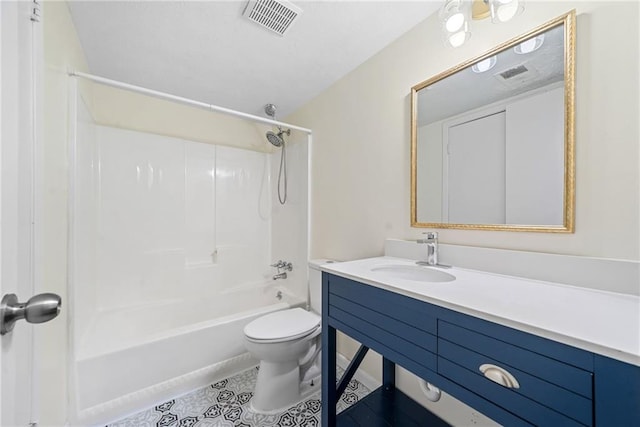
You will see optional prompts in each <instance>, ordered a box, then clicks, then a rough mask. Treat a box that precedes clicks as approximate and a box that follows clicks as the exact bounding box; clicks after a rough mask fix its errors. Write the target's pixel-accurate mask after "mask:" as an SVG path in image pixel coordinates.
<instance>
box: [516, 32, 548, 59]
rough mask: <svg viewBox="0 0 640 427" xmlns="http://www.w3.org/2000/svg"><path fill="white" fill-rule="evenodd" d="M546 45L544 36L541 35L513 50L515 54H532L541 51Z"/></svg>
mask: <svg viewBox="0 0 640 427" xmlns="http://www.w3.org/2000/svg"><path fill="white" fill-rule="evenodd" d="M543 43H544V34H539V35H537V36H535V37H532V38H530V39H529V40H525V41H523V42H522V43H520V44H519V45H517V46H516V47H514V48H513V50H514V52H515V53H517V54H520V55H524V54H526V53H531V52H533V51H536V50H538V49H540V46H542V44H543Z"/></svg>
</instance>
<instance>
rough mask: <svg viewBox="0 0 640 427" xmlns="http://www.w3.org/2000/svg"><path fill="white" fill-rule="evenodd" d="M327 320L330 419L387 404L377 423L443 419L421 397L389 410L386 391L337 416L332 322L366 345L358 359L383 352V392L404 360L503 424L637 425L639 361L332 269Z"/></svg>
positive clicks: (326, 281)
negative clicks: (405, 413)
mask: <svg viewBox="0 0 640 427" xmlns="http://www.w3.org/2000/svg"><path fill="white" fill-rule="evenodd" d="M323 325H324V326H323V327H324V328H325V329H324V333H323V345H324V349H325V350H324V351H323V381H322V393H323V402H324V404H323V409H322V410H323V414H322V415H323V417H322V420H323V421H322V422H323V425H324V426H333V425H343V424H344V425H363V426H364V425H373V424H374V423H373V422H372V421H371V419H369V418H367V419H366V420H362V421H361V422H358V417H361V416H363V415H361V414H368V415H367V417H370V416H372V414H382V416H383V417H385V419H386V420H387V421H381V422H376V423H375V424H380V425H391V426H395V425H446V423H444V422H443V421H442V420H440V421H437V420H438V418H437V417H435V416H434V415H433V414H430V413H428V411H427V410H426V409H424V408H422V407H420V408H421V409H420V410H422V411H424V413H423V414H422V415H415V414H414V415H412V416H411V417H412V421H407V422H400V421H398V417H399V416H401V415H399V414H398V413H396V412H393V411H391V415H389V407H392V406H394V404H393V403H389V401H386V403H385V405H386V408H382V409H379V408H377V407H376V406H375V405H373V406H372V404H371V402H368V403H367V405H369V406H368V407H367V409H366V411H364V410H358V409H349V410H348V411H345V412H346V413H347V415H346V416H345V417H343V416H342V415H341V416H340V417H336V414H335V403H336V402H337V400H338V399H339V397H340V396H337V394H336V389H335V388H334V387H330V386H329V385H333V384H335V382H336V378H335V350H336V349H335V331H336V330H340V331H342V332H344V333H346V334H347V335H349V336H351V337H352V338H354V339H355V340H357V341H359V342H360V343H362V345H363V347H365V352H363V353H362V354H361V357H358V358H357V359H358V360H357V362H356V363H359V362H360V360H361V359H362V357H364V353H366V349H368V348H370V349H373V350H375V351H376V352H378V353H380V354H381V355H382V356H383V358H384V364H383V371H384V372H383V377H384V381H383V383H384V384H383V389H384V390H386V392H392V391H393V389H394V388H395V385H394V375H395V374H394V372H395V371H394V368H395V364H399V365H401V366H403V367H404V368H406V369H408V370H409V371H411V372H413V373H414V374H416V375H417V376H419V377H421V378H423V379H425V380H427V381H429V382H430V383H432V384H434V385H436V386H438V387H440V388H441V389H442V390H443V391H446V392H447V393H449V394H451V395H452V396H454V397H456V398H457V399H459V400H461V401H462V402H465V403H466V404H468V405H469V406H472V407H474V408H476V409H477V410H478V411H480V412H482V413H484V414H485V415H487V416H488V417H490V418H492V419H494V420H496V421H497V422H499V423H501V424H503V425H508V426H517V425H523V426H528V425H540V426H545V425H546V426H554V427H555V426H588V427H594V426H598V427H599V426H616V427H617V426H640V368H639V367H637V366H634V365H630V364H626V363H623V362H620V361H617V360H613V359H611V358H608V357H604V356H601V355H598V354H594V353H592V352H589V351H585V350H581V349H578V348H575V347H571V346H568V345H566V344H562V343H559V342H556V341H552V340H549V339H546V338H542V337H539V336H536V335H533V334H530V333H526V332H522V331H518V330H515V329H513V328H509V327H506V326H503V325H499V324H496V323H493V322H488V321H485V320H482V319H478V318H475V317H473V316H469V315H465V314H462V313H459V312H457V311H454V310H450V309H446V308H443V307H440V306H437V305H433V304H429V303H426V302H424V301H420V300H417V299H414V298H410V297H407V296H403V295H400V294H397V293H394V292H390V291H387V290H384V289H380V288H377V287H374V286H370V285H366V284H362V283H359V282H357V281H354V280H350V279H346V278H343V277H340V276H336V275H332V274H328V273H323ZM332 363H333V366H334V367H333V369H332V368H331V364H332ZM355 368H357V364H356V366H355V367H353V368H352V367H350V368H349V369H348V372H349V373H350V374H352V373H353V372H355ZM480 369H483V370H484V372H481V370H480ZM348 379H349V378H347V381H348ZM512 380H513V381H512ZM398 393H399V392H398ZM400 394H401V393H400ZM401 398H402V399H405V398H406V396H404V395H401ZM402 402H404V400H402ZM358 405H360V404H358ZM398 405H399V406H401V405H400V404H398ZM402 405H405V406H406V404H405V403H402ZM416 405H417V404H416ZM363 406H366V405H363ZM418 406H419V405H418ZM420 410H417V411H418V412H419V411H420ZM418 412H415V413H418ZM347 418H348V420H347ZM433 419H435V420H436V421H433ZM389 420H393V421H389ZM416 420H418V421H416ZM420 420H430V421H429V422H428V423H427V422H426V421H425V422H424V423H421V422H420ZM385 422H386V424H385ZM438 422H441V423H442V424H438ZM354 423H355V424H354ZM416 423H417V424H416Z"/></svg>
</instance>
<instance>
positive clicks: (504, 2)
mask: <svg viewBox="0 0 640 427" xmlns="http://www.w3.org/2000/svg"><path fill="white" fill-rule="evenodd" d="M489 10H490V11H491V19H492V21H493V22H496V23H497V22H507V21H509V20H511V19H512V18H513V17H514V16H516V15H517V14H518V13H520V12H522V11H523V10H524V0H489Z"/></svg>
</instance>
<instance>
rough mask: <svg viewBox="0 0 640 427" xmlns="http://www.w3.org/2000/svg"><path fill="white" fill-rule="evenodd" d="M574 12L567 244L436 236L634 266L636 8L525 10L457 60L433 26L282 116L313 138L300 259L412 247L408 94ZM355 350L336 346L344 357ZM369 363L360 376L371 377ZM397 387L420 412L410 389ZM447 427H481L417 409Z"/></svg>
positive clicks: (532, 5)
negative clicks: (307, 239) (307, 253)
mask: <svg viewBox="0 0 640 427" xmlns="http://www.w3.org/2000/svg"><path fill="white" fill-rule="evenodd" d="M573 8H575V9H576V12H577V79H576V170H577V182H576V222H575V225H576V227H575V233H574V234H570V235H567V234H542V233H521V232H490V231H465V230H444V229H443V230H439V231H440V240H441V242H444V243H450V244H460V245H470V246H484V247H492V248H508V249H515V250H529V251H538V252H549V253H559V254H572V255H584V256H595V257H606V258H619V259H628V260H638V259H640V243H639V242H640V210H639V203H640V191H639V188H640V178H639V163H640V154H639V140H640V135H639V130H638V117H639V116H640V111H639V96H638V95H639V94H638V90H639V85H638V79H639V75H640V70H639V67H638V61H639V48H638V37H639V34H638V25H637V24H638V22H640V20H639V8H638V2H609V1H607V2H562V1H554V2H527V8H526V10H525V12H524V13H523V14H522V15H520V16H519V17H517V18H516V19H514V20H513V21H512V22H510V23H507V24H501V25H494V24H492V23H491V22H489V20H486V21H481V22H472V24H471V31H472V32H473V34H472V37H471V39H470V40H469V41H468V42H467V43H466V44H465V45H464V46H463V47H461V48H459V49H451V48H448V47H446V46H445V45H444V43H443V42H442V39H441V36H440V26H439V24H438V22H437V17H435V16H433V17H430V18H428V19H426V20H425V21H424V22H422V23H421V24H419V25H418V26H416V27H415V28H414V29H413V30H411V31H410V32H408V33H407V34H405V35H403V36H402V37H401V38H399V39H398V40H396V41H395V42H394V43H392V44H391V45H389V46H387V47H386V48H385V49H383V50H382V51H380V52H379V53H378V54H377V55H376V56H374V57H372V58H371V59H370V60H368V61H367V62H366V63H364V64H363V65H361V66H360V67H358V68H357V69H356V70H354V71H353V72H351V73H350V74H349V75H347V76H346V77H344V78H343V79H341V80H340V81H338V82H337V83H335V84H334V85H333V86H331V87H330V88H329V89H328V90H326V91H325V92H323V93H322V94H321V95H319V96H318V97H317V98H315V99H314V100H312V101H311V102H309V103H308V104H306V105H305V106H304V107H302V108H300V109H299V110H298V111H296V112H295V113H294V114H292V115H290V116H289V117H287V121H290V122H292V123H296V124H299V125H301V126H306V127H309V128H311V129H313V131H314V145H313V154H312V156H313V157H312V158H313V162H312V163H313V175H312V210H311V213H312V231H311V236H312V245H311V248H312V249H311V255H312V257H316V258H320V257H327V258H335V259H343V260H349V259H355V258H362V257H370V256H377V255H381V254H382V251H383V242H384V239H385V238H401V239H416V238H417V237H418V236H419V235H420V233H421V232H423V231H424V229H418V228H411V227H410V225H409V200H410V199H409V197H410V182H409V167H410V161H409V137H410V135H409V120H410V116H409V114H410V104H409V102H410V101H409V93H410V88H411V87H412V86H413V85H415V84H417V83H419V82H421V81H423V80H426V79H427V78H429V77H431V76H434V75H436V74H438V73H440V72H442V71H444V70H446V69H448V68H450V67H452V66H455V65H457V64H459V63H461V62H463V61H464V60H467V59H469V58H471V57H474V56H477V55H479V54H481V53H484V52H485V51H487V50H489V49H491V48H492V47H494V46H496V45H498V44H500V43H502V42H504V41H507V40H509V39H511V38H513V37H515V36H517V35H519V34H521V33H523V32H525V31H528V30H530V29H533V28H535V27H537V26H539V25H541V24H543V23H545V22H547V21H549V20H551V19H553V18H555V17H557V16H559V15H561V14H563V13H565V12H568V11H569V10H571V9H573ZM355 348H356V344H355V343H354V342H352V341H350V340H348V339H346V338H344V337H341V338H340V339H339V349H340V351H341V352H342V353H343V354H345V355H346V356H350V355H351V354H353V353H354V352H355ZM379 365H380V364H379V359H377V358H376V357H369V356H368V357H367V359H366V362H365V368H366V370H368V371H369V372H370V373H372V374H374V375H375V376H378V375H379ZM399 387H400V388H401V389H403V390H404V391H406V392H409V394H411V395H412V396H414V397H415V398H417V399H419V400H421V401H422V402H423V403H424V404H427V402H426V400H425V399H424V397H423V396H422V395H421V394H420V393H419V392H418V389H417V383H416V379H415V378H414V377H413V376H412V375H410V374H406V373H404V372H401V373H400V374H399ZM429 406H430V407H431V409H432V410H434V411H435V412H437V413H440V414H441V415H444V416H445V417H446V418H447V419H448V421H449V422H451V423H453V424H456V425H465V424H470V423H472V422H473V423H475V422H479V423H480V424H486V423H488V421H487V420H486V419H483V418H482V417H480V416H474V415H473V413H472V411H471V410H469V409H465V408H464V407H460V406H458V405H456V404H455V402H452V401H451V399H448V398H445V399H443V401H441V402H440V403H436V404H429Z"/></svg>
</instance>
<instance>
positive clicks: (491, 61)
mask: <svg viewBox="0 0 640 427" xmlns="http://www.w3.org/2000/svg"><path fill="white" fill-rule="evenodd" d="M496 62H497V59H496V56H495V55H493V56H491V57H489V58H487V59H483V60H482V61H480V62H477V63H475V64H473V65H472V66H471V70H472V71H473V72H474V73H484V72H485V71H489V70H490V69H492V68H493V67H494V66H495V65H496Z"/></svg>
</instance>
